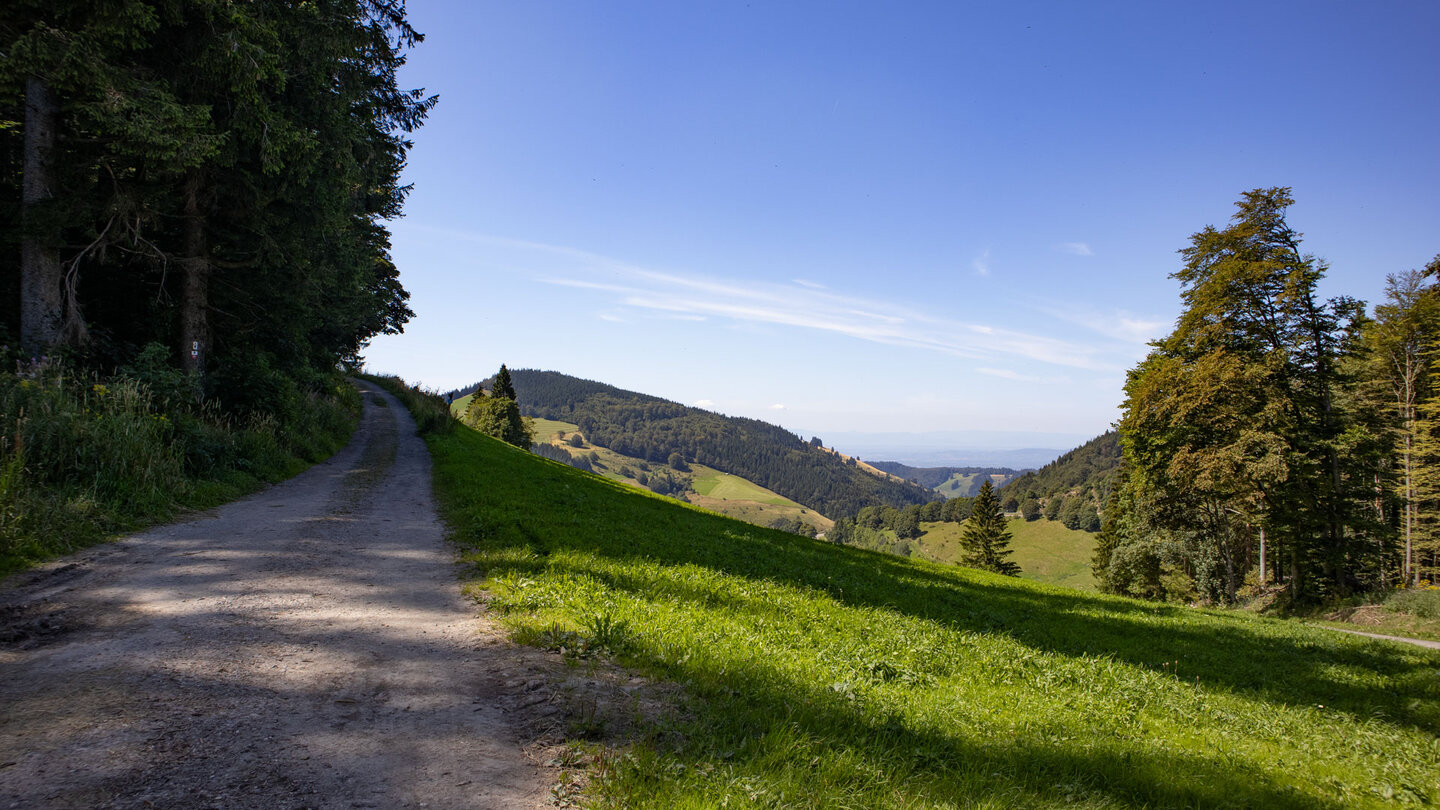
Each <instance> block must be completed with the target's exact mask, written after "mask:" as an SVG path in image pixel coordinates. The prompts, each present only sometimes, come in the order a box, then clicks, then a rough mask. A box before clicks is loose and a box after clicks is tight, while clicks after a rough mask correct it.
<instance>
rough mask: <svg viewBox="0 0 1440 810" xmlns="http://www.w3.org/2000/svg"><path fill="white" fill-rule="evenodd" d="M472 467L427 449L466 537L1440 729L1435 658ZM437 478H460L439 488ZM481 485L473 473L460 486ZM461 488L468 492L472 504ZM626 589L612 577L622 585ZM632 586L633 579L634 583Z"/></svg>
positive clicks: (579, 484) (488, 454) (494, 465)
mask: <svg viewBox="0 0 1440 810" xmlns="http://www.w3.org/2000/svg"><path fill="white" fill-rule="evenodd" d="M461 439H462V441H463V443H464V444H465V445H467V446H466V447H464V448H463V449H464V450H465V451H466V453H465V455H467V456H468V455H469V454H470V453H472V452H478V453H480V454H481V455H482V456H483V458H482V460H481V463H480V464H475V463H473V460H472V459H467V460H466V461H464V462H462V463H460V464H454V463H452V462H451V461H450V460H449V459H447V452H446V449H445V448H443V447H441V448H436V450H437V452H436V463H437V467H438V468H440V469H442V470H443V471H444V472H443V473H442V475H441V483H442V491H441V493H440V494H441V497H442V500H444V501H446V502H447V503H448V504H449V505H450V508H451V510H452V520H453V521H455V524H456V528H457V529H458V532H457V534H458V538H459V539H460V540H461V541H462V542H469V543H472V544H476V545H477V547H483V548H485V549H487V550H500V549H506V548H508V549H511V550H517V551H524V552H528V553H530V554H533V555H534V556H535V559H536V560H537V562H536V564H537V565H543V561H544V559H545V558H546V557H547V556H548V555H550V554H551V553H553V552H556V551H560V550H564V549H574V550H576V551H580V552H587V553H594V554H598V555H601V556H604V557H609V558H612V559H616V560H633V559H643V560H646V561H649V562H653V563H657V564H662V565H693V566H699V567H702V568H707V569H712V570H715V571H717V572H721V573H724V574H727V575H731V576H737V577H744V578H750V579H756V580H769V581H773V582H777V583H783V584H785V585H788V586H793V587H800V588H806V589H812V590H817V591H821V592H824V593H826V594H828V595H829V596H830V597H831V598H833V599H835V600H836V601H837V602H839V603H842V604H846V605H850V606H857V607H868V608H876V609H883V610H890V611H895V612H898V613H901V614H904V615H909V616H913V617H916V618H921V619H925V620H928V621H932V622H936V623H938V624H942V625H945V626H949V627H952V628H955V629H959V630H965V631H971V632H977V633H1004V634H1006V635H1008V636H1010V637H1011V638H1013V639H1014V640H1016V641H1018V642H1020V643H1022V644H1024V645H1027V646H1029V647H1031V648H1034V649H1036V650H1040V651H1046V652H1053V653H1058V654H1063V655H1071V656H1105V657H1109V658H1112V659H1114V660H1116V661H1120V662H1124V663H1128V664H1132V665H1136V666H1141V667H1146V668H1150V669H1153V670H1157V671H1164V672H1166V673H1167V674H1174V675H1176V676H1177V677H1179V678H1181V679H1184V680H1187V681H1188V680H1190V679H1192V678H1193V679H1195V680H1196V683H1197V686H1199V687H1200V688H1203V689H1211V690H1215V689H1218V690H1228V691H1233V692H1238V693H1243V694H1248V695H1253V696H1255V697H1258V698H1260V699H1263V700H1266V701H1269V702H1271V703H1274V704H1277V705H1285V706H1294V705H1297V704H1299V705H1305V704H1310V705H1317V704H1319V705H1324V706H1326V707H1327V708H1328V709H1330V710H1333V711H1341V712H1346V713H1349V714H1350V715H1352V716H1353V717H1354V718H1356V719H1357V720H1369V719H1372V718H1383V719H1384V720H1386V721H1388V722H1391V723H1395V724H1399V725H1404V726H1410V727H1414V728H1417V729H1421V730H1423V731H1426V732H1429V733H1432V734H1433V733H1435V732H1436V731H1437V730H1440V682H1437V680H1436V679H1435V677H1434V672H1435V669H1436V664H1437V661H1440V654H1436V653H1433V652H1430V651H1426V650H1423V649H1420V648H1410V647H1400V646H1397V645H1393V644H1384V643H1377V642H1369V641H1364V640H1361V639H1353V638H1350V637H1347V636H1342V635H1340V634H1327V633H1326V631H1323V630H1314V629H1309V628H1297V627H1295V626H1293V625H1286V624H1283V623H1279V622H1272V621H1263V620H1254V619H1248V618H1242V617H1232V616H1225V615H1219V614H1216V613H1211V612H1208V611H1196V610H1192V609H1187V608H1181V607H1175V606H1169V605H1153V604H1147V603H1142V602H1139V601H1135V600H1128V599H1121V598H1116V597H1105V596H1099V595H1093V594H1086V593H1081V592H1074V591H1066V590H1064V589H1060V588H1045V587H1040V586H1035V585H1033V584H1031V583H1024V582H1021V581H1018V580H1010V579H1007V578H1004V577H998V576H992V575H987V574H981V573H977V572H966V571H962V570H959V569H948V568H943V567H941V566H937V565H933V564H926V563H918V562H915V561H911V560H905V559H901V558H897V557H891V556H889V555H884V554H879V553H874V552H866V551H861V550H857V549H852V548H845V547H840V546H835V545H832V544H827V543H824V542H819V541H812V540H808V539H805V538H801V537H798V536H795V535H789V534H785V533H782V532H777V531H773V530H769V529H762V528H758V527H753V526H749V525H746V524H741V523H738V522H735V521H732V520H729V519H726V518H723V517H720V516H716V515H712V514H710V513H705V512H702V511H700V510H696V509H692V508H688V507H684V506H681V505H677V504H676V503H674V502H673V501H666V500H661V499H658V498H654V497H650V496H648V495H645V494H642V493H639V492H637V491H635V490H633V489H631V488H629V487H626V486H624V485H621V484H617V483H613V482H609V481H605V480H603V479H600V478H597V477H595V476H590V475H586V474H584V473H581V472H579V471H576V470H573V469H570V468H568V467H564V466H562V465H559V464H554V463H551V462H546V461H544V460H541V459H536V458H534V457H530V456H527V455H525V454H522V453H515V452H506V450H505V449H504V448H495V447H492V446H487V445H489V444H493V443H491V442H489V440H486V439H484V438H483V437H474V438H473V439H471V438H470V437H463V436H462V437H461ZM446 474H451V475H455V476H457V479H456V480H457V481H460V482H461V485H460V489H459V491H458V492H456V493H452V494H447V493H446V491H445V490H444V489H443V486H444V481H445V476H446ZM477 474H478V475H479V476H480V478H478V479H474V478H471V479H467V478H466V476H474V475H477ZM463 493H469V495H468V496H467V495H465V494H463ZM616 584H617V585H620V586H621V587H625V586H624V585H623V584H621V583H616ZM637 584H638V583H637Z"/></svg>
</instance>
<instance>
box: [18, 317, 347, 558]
mask: <svg viewBox="0 0 1440 810" xmlns="http://www.w3.org/2000/svg"><path fill="white" fill-rule="evenodd" d="M166 354H167V350H166V349H165V348H164V347H163V346H159V345H158V344H156V345H151V346H150V347H147V349H146V350H145V351H143V352H142V353H141V354H140V356H139V358H138V359H137V361H136V362H135V363H134V364H133V365H131V366H127V367H125V368H122V369H120V370H119V371H117V372H116V373H115V374H113V375H108V376H105V377H101V376H99V375H95V374H85V373H83V372H80V371H78V370H76V369H75V368H74V367H72V366H70V365H68V364H66V363H65V362H63V361H60V360H58V359H49V358H42V359H40V360H33V361H28V362H20V361H17V360H16V359H15V358H14V357H9V358H5V360H6V361H8V362H9V363H11V364H13V365H12V366H11V367H12V368H13V369H14V371H13V372H10V373H5V374H0V575H3V574H5V573H9V572H12V571H15V570H18V569H20V568H23V567H25V566H27V565H29V564H32V563H34V562H36V561H39V560H43V559H46V558H48V557H52V556H55V555H57V554H64V553H67V552H70V551H74V550H76V549H78V548H81V547H83V546H85V545H89V544H92V543H95V542H98V541H100V540H102V539H104V538H105V537H107V536H109V535H111V534H114V533H116V532H121V531H126V530H130V529H134V528H137V527H139V526H143V525H146V524H150V523H154V522H157V521H161V520H165V519H168V518H170V517H172V516H174V515H175V514H176V512H177V511H178V510H180V509H184V508H198V507H206V506H211V505H214V504H216V503H220V502H223V501H225V500H228V499H231V498H234V497H238V496H239V495H241V494H244V493H246V492H249V491H252V490H254V489H256V488H257V487H259V486H260V485H262V484H263V483H265V482H268V481H275V480H279V479H281V478H284V477H286V476H289V475H293V474H294V473H295V472H298V471H299V470H300V469H302V468H303V467H305V466H306V465H307V464H309V463H313V462H315V461H319V460H321V459H323V458H325V457H326V456H328V455H329V454H330V453H332V452H334V451H335V450H336V449H337V448H338V447H340V446H341V445H342V444H343V442H344V440H345V438H346V437H347V436H348V435H349V434H350V432H351V431H352V430H353V427H354V424H355V418H356V415H357V414H358V413H359V405H360V400H359V394H358V392H356V391H355V390H354V388H353V387H352V386H350V385H348V384H346V383H344V382H343V381H342V380H340V379H339V378H336V380H334V381H333V382H332V383H331V387H330V388H329V389H328V390H323V391H318V390H314V389H311V390H308V391H302V390H300V389H299V388H298V386H291V388H290V389H288V390H287V389H282V390H283V391H284V394H285V395H284V396H282V397H281V398H280V399H279V401H280V402H282V403H283V404H284V407H282V408H279V409H277V410H276V412H260V411H251V412H248V413H245V412H233V411H226V410H224V409H223V408H222V407H221V406H220V404H219V403H215V402H199V401H197V392H196V390H195V388H194V386H193V384H192V382H191V381H190V380H189V379H188V378H187V377H186V376H185V375H184V374H182V373H181V372H179V371H176V370H173V369H171V368H169V366H168V363H167V362H166Z"/></svg>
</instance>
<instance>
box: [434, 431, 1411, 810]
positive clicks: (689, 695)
mask: <svg viewBox="0 0 1440 810" xmlns="http://www.w3.org/2000/svg"><path fill="white" fill-rule="evenodd" d="M429 442H430V447H431V450H432V452H433V454H434V458H435V480H436V490H437V494H438V497H439V500H440V502H441V504H442V508H443V512H444V515H445V517H446V520H447V521H448V522H449V523H450V525H451V527H452V529H453V532H454V537H455V539H456V540H457V542H459V543H460V544H461V546H462V547H463V549H464V554H465V557H466V559H467V560H468V562H469V563H470V565H472V566H473V568H472V570H473V571H474V576H475V580H474V583H473V587H474V588H476V589H483V590H484V592H485V594H486V599H487V600H488V603H489V605H490V607H491V609H492V610H493V611H495V612H496V613H497V615H499V616H500V617H501V620H502V621H503V622H504V624H505V625H506V626H507V627H508V628H509V629H510V631H511V632H512V633H513V634H514V637H515V638H516V639H518V640H520V641H522V642H525V643H530V644H536V645H543V646H545V647H549V648H552V649H555V650H557V651H562V652H563V654H564V655H566V656H568V657H569V658H570V659H571V660H573V661H575V662H576V664H577V666H581V667H584V666H590V665H597V664H598V663H599V662H600V661H602V660H604V659H605V658H607V657H613V659H614V660H615V661H616V662H618V663H619V664H621V665H623V666H625V667H628V668H630V669H632V670H635V671H638V672H641V673H644V674H646V675H648V676H649V677H650V678H653V679H657V680H661V681H669V682H675V683H678V684H680V685H682V687H683V689H682V690H681V694H683V695H685V696H686V697H684V698H683V699H680V700H683V702H682V703H681V704H680V706H679V707H678V708H679V713H678V714H677V715H676V716H675V717H678V718H679V719H673V718H672V719H670V720H665V719H657V718H651V719H645V718H646V717H650V715H649V714H645V713H642V712H639V711H638V709H637V711H636V712H635V715H636V717H637V719H636V721H635V722H637V723H640V724H641V725H642V727H643V729H642V730H643V732H644V733H642V734H641V735H640V736H639V737H638V738H634V737H632V738H631V742H629V743H627V744H625V745H624V747H622V748H619V749H616V750H609V751H604V752H601V753H600V754H598V759H596V760H594V763H595V764H594V766H593V767H592V768H591V769H590V773H589V776H590V780H591V781H590V787H589V789H588V790H589V795H588V796H587V797H586V801H587V803H588V804H589V805H591V806H596V807H616V808H619V807H624V808H635V807H654V808H677V807H679V808H699V807H707V808H708V807H755V808H759V807H765V808H781V807H797V808H799V807H805V808H821V807H823V808H922V807H923V808H961V807H965V808H976V807H978V808H999V807H1024V808H1033V807H1049V808H1061V807H1064V808H1070V807H1082V808H1162V807H1175V808H1201V807H1205V808H1208V807H1236V808H1240V807H1252V808H1335V810H1339V808H1351V807H1380V806H1388V805H1391V804H1396V805H1398V804H1406V803H1409V804H1419V803H1431V804H1433V803H1437V802H1440V739H1437V732H1440V653H1436V652H1434V651H1428V650H1424V649H1420V648H1415V647H1410V646H1404V645H1400V644H1394V643H1388V642H1378V641H1371V640H1367V639H1363V638H1359V637H1354V636H1349V635H1345V634H1341V633H1336V632H1332V631H1329V630H1325V629H1321V628H1313V627H1306V626H1302V625H1297V624H1287V623H1284V622H1280V621H1274V620H1266V619H1256V618H1252V617H1247V616H1238V615H1233V614H1224V613H1219V612H1209V611H1203V610H1195V609H1188V608H1184V607H1178V606H1173V605H1157V604H1149V603H1144V602H1139V601H1134V600H1127V599H1121V598H1115V597H1106V596H1100V595H1096V594H1088V593H1082V592H1080V591H1075V590H1071V589H1066V588H1058V587H1051V586H1046V585H1040V584H1036V583H1033V582H1027V581H1024V580H1018V579H1013V578H1007V577H1000V576H993V575H988V574H984V573H980V572H975V571H970V570H966V569H961V568H957V567H955V566H948V565H938V564H932V563H926V562H920V561H914V560H908V559H903V558H899V557H893V556H888V555H883V554H877V553H870V552H865V551H862V550H858V549H853V548H846V547H841V546H836V545H833V544H827V543H824V542H817V541H811V540H807V539H804V538H801V537H798V536H795V535H790V534H785V533H782V532H776V531H771V530H767V529H762V528H758V527H755V526H751V525H748V524H744V523H740V522H737V521H733V520H729V519H726V518H723V517H719V516H716V515H712V514H708V513H704V512H701V511H699V510H696V509H692V508H690V507H688V506H685V505H683V504H678V503H675V502H673V501H669V500H665V499H661V498H656V497H652V496H650V495H649V494H647V493H644V492H640V491H637V490H636V489H634V488H632V487H627V486H624V485H621V484H619V483H617V482H613V481H608V480H605V479H602V478H599V477H597V476H593V475H589V474H585V473H582V472H580V471H577V470H575V469H572V468H570V467H567V466H565V465H561V464H556V463H553V462H550V461H547V460H545V459H541V458H537V457H535V456H533V455H531V454H528V453H525V452H523V451H519V450H516V449H515V448H512V447H509V446H506V445H504V444H502V443H500V442H497V441H495V440H492V439H488V438H486V437H483V436H480V435H478V434H476V433H474V432H473V431H470V430H467V429H463V428H462V429H457V430H455V431H454V432H453V433H452V434H449V435H444V436H432V437H430V438H429ZM663 717H664V715H660V716H659V718H663ZM604 722H605V721H604V719H603V718H601V717H598V716H589V717H582V718H578V720H577V719H572V720H571V722H570V728H571V729H572V731H573V732H574V733H576V734H581V735H588V736H590V737H591V738H600V739H603V738H604V736H605V732H604V728H603V725H604ZM645 724H648V725H645ZM577 745H579V743H577ZM591 750H592V753H593V751H594V749H593V748H592V749H591Z"/></svg>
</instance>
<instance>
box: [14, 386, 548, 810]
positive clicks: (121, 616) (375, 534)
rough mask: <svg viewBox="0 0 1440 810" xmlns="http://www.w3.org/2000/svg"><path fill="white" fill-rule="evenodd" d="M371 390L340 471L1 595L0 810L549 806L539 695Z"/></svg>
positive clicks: (423, 460) (410, 450)
mask: <svg viewBox="0 0 1440 810" xmlns="http://www.w3.org/2000/svg"><path fill="white" fill-rule="evenodd" d="M361 387H362V388H363V389H364V399H365V412H364V417H363V419H362V421H361V425H360V428H359V429H358V430H357V432H356V435H355V438H354V439H353V440H352V441H351V442H350V444H349V445H348V446H347V447H346V448H345V449H344V450H342V451H341V452H340V453H338V454H337V455H336V456H335V457H334V458H332V459H331V460H329V461H327V462H325V463H323V464H319V465H317V466H315V467H313V468H311V469H310V470H308V471H307V472H305V473H303V474H301V475H299V476H297V477H296V478H294V479H292V480H290V481H288V482H286V483H284V484H281V485H278V486H275V487H272V488H270V489H268V490H266V491H264V492H261V493H259V494H257V495H255V496H253V497H250V498H247V499H245V500H242V501H238V502H236V503H233V504H230V505H228V506H225V507H222V508H220V509H218V510H214V511H212V512H209V513H205V514H203V515H201V516H199V517H198V518H196V519H193V520H191V521H189V522H186V523H181V524H176V525H171V526H166V527H163V528H159V529H155V530H153V531H150V532H147V533H145V534H141V535H137V536H134V537H129V538H126V539H124V540H122V541H119V542H116V543H112V544H108V545H105V546H101V547H97V548H95V549H91V550H90V551H88V552H84V553H82V554H79V555H75V556H73V557H71V558H69V559H66V560H63V561H60V562H59V563H55V564H51V565H49V566H46V567H44V568H41V569H39V570H36V571H32V572H29V573H27V574H24V575H20V576H19V577H16V578H12V579H11V580H10V581H9V582H7V583H5V586H4V589H3V592H0V808H4V807H22V808H41V807H101V808H140V807H146V808H150V807H166V808H181V807H183V808H206V807H214V808H267V810H269V809H271V808H302V807H315V808H342V807H343V808H351V807H375V808H397V807H426V806H428V807H436V808H439V807H444V808H450V807H455V808H464V807H496V808H502V807H503V808H512V807H515V808H524V807H536V806H540V805H542V804H544V803H545V802H546V801H547V800H548V799H549V797H550V795H551V792H550V783H551V782H552V781H553V779H552V778H551V774H550V772H547V771H546V769H544V768H543V767H541V766H540V765H537V764H536V763H535V762H534V761H532V757H527V756H526V754H525V751H524V750H522V749H523V747H524V746H526V745H529V744H531V743H532V742H533V741H534V740H535V731H534V728H533V727H532V726H527V725H526V721H525V720H524V719H523V716H524V715H525V712H526V711H532V712H533V710H530V709H527V708H526V707H533V706H534V705H535V704H538V703H543V702H544V697H543V696H546V695H549V694H551V693H550V691H549V690H548V689H542V688H541V685H542V684H543V683H548V682H547V681H543V680H533V679H528V678H530V673H534V672H537V671H538V670H539V665H536V666H534V667H531V668H530V670H529V672H528V673H527V670H526V666H527V664H526V663H525V656H527V655H528V653H525V652H524V651H520V650H517V648H515V647H513V646H512V645H509V644H507V643H505V642H503V641H502V640H501V639H500V638H499V636H498V635H497V634H496V633H495V631H494V630H493V629H491V628H490V627H489V626H488V625H487V624H485V622H484V620H483V619H482V618H480V617H478V616H477V612H478V610H477V608H476V606H475V605H474V604H473V603H472V602H470V601H469V600H467V599H465V598H464V597H463V596H462V595H461V594H460V592H459V588H458V585H457V580H456V573H457V572H456V568H455V563H454V556H453V552H452V551H451V550H450V549H449V548H448V547H447V545H446V543H445V540H444V536H443V531H442V528H441V525H440V523H439V522H438V520H437V518H436V515H435V509H434V505H433V501H432V498H431V493H430V459H429V456H428V454H427V453H426V451H425V447H424V444H423V443H422V442H421V441H420V440H419V439H418V438H417V437H416V436H415V429H414V423H413V422H412V421H411V419H410V416H409V414H408V413H407V412H406V411H405V409H404V408H403V407H402V406H401V405H400V404H399V403H398V402H397V401H395V400H394V399H393V398H392V397H391V396H390V395H389V394H387V393H383V392H381V391H380V390H379V389H378V388H376V387H374V386H371V385H369V384H368V383H365V384H362V386H361ZM531 663H534V658H533V656H531ZM527 679H528V680H527ZM537 694H539V695H541V696H542V697H540V698H537V697H536V695H537ZM541 708H543V707H541ZM517 711H518V714H517V713H516V712H517ZM532 719H533V718H532ZM541 755H542V756H543V753H542V754H541Z"/></svg>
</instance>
